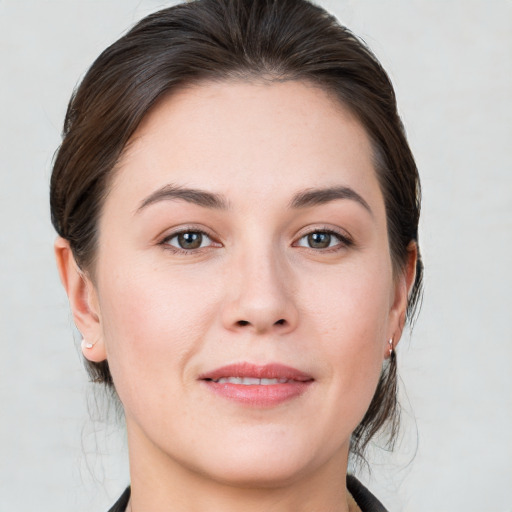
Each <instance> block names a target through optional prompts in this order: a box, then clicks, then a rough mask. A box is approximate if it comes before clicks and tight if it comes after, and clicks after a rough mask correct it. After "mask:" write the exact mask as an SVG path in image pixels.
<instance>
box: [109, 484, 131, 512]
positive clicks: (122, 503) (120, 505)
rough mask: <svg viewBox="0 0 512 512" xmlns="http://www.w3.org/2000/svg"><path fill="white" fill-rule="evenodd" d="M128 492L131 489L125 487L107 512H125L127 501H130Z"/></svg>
mask: <svg viewBox="0 0 512 512" xmlns="http://www.w3.org/2000/svg"><path fill="white" fill-rule="evenodd" d="M130 491H131V488H130V487H127V488H126V490H125V491H124V492H123V494H122V495H121V497H120V498H119V499H118V500H117V501H116V503H115V504H114V506H113V507H112V508H111V509H110V510H109V511H108V512H125V510H126V506H127V505H128V501H130Z"/></svg>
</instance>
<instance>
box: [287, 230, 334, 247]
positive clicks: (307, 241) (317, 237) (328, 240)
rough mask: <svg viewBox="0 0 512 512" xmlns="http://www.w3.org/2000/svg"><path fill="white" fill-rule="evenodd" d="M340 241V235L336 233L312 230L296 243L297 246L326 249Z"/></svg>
mask: <svg viewBox="0 0 512 512" xmlns="http://www.w3.org/2000/svg"><path fill="white" fill-rule="evenodd" d="M341 242H342V240H341V237H340V236H338V235H337V234H336V233H329V232H328V231H314V232H313V233H309V234H307V235H304V236H303V237H302V238H300V240H299V241H298V243H297V245H298V246H299V247H309V248H310V249H327V248H329V247H334V246H336V245H339V244H340V243H341Z"/></svg>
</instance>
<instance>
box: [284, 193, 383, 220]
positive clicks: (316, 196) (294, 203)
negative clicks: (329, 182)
mask: <svg viewBox="0 0 512 512" xmlns="http://www.w3.org/2000/svg"><path fill="white" fill-rule="evenodd" d="M336 199H350V200H352V201H356V202H357V203H359V204H360V205H361V206H363V207H364V208H365V209H366V210H368V212H370V214H372V215H373V212H372V209H371V208H370V205H369V204H368V203H367V202H366V201H365V200H364V199H363V198H362V197H361V196H360V195H359V194H358V193H357V192H356V191H355V190H354V189H352V188H350V187H343V186H340V187H327V188H311V189H307V190H304V191H303V192H299V193H298V194H296V195H295V196H294V197H293V199H292V200H291V202H290V207H291V208H308V207H310V206H316V205H320V204H325V203H329V202H331V201H335V200H336Z"/></svg>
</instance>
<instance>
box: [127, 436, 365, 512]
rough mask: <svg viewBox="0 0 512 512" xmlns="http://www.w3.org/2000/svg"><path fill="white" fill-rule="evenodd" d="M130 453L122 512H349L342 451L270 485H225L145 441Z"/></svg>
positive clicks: (134, 444) (344, 452)
mask: <svg viewBox="0 0 512 512" xmlns="http://www.w3.org/2000/svg"><path fill="white" fill-rule="evenodd" d="M140 441H141V440H140V439H137V442H133V436H131V435H130V429H129V430H128V442H129V447H130V477H131V489H132V490H131V499H130V504H129V506H128V508H127V512H140V511H144V510H172V511H173V512H203V511H205V510H215V511H216V512H240V510H243V511H244V512H261V510H265V511H266V512H306V511H307V512H312V511H315V512H317V511H319V512H320V511H321V512H352V511H354V510H357V509H354V503H353V501H352V500H351V498H350V495H349V493H348V491H347V489H346V486H345V480H346V468H347V458H348V447H345V448H344V449H343V450H342V451H340V454H339V456H338V457H336V458H333V459H332V460H329V461H327V462H326V463H325V464H323V465H320V467H318V468H315V470H314V471H309V472H307V473H306V472H304V474H301V475H299V476H294V477H293V478H290V479H288V480H284V481H280V482H278V483H276V482H274V481H272V482H270V483H269V482H258V483H256V484H255V483H254V482H241V481H238V482H226V481H219V480H216V479H215V478H212V477H211V476H210V475H208V474H205V473H204V472H201V471H198V470H195V469H194V468H189V467H185V466H184V465H182V464H180V462H179V461H176V460H174V459H172V458H171V457H169V456H168V455H167V454H162V453H161V452H160V451H159V450H158V449H157V448H156V447H155V446H154V445H153V444H152V443H150V442H149V441H146V442H140Z"/></svg>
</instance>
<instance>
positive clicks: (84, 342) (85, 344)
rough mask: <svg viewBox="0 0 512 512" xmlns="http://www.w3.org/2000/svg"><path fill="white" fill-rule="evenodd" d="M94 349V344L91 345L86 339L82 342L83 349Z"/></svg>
mask: <svg viewBox="0 0 512 512" xmlns="http://www.w3.org/2000/svg"><path fill="white" fill-rule="evenodd" d="M92 347H94V343H89V342H87V341H85V339H83V340H82V348H87V349H91V348H92Z"/></svg>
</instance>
